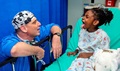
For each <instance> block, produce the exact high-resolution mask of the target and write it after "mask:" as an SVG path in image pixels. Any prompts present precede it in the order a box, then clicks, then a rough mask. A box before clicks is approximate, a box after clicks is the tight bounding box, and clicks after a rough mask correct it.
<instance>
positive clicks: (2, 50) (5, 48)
mask: <svg viewBox="0 0 120 71" xmlns="http://www.w3.org/2000/svg"><path fill="white" fill-rule="evenodd" d="M54 25H56V24H54V23H51V24H48V25H46V26H41V27H40V35H39V36H37V37H35V40H36V41H40V40H41V39H43V38H45V37H47V36H49V35H50V34H51V32H50V29H51V28H52V26H54ZM20 41H21V40H20V39H19V38H18V37H17V35H16V33H15V32H14V33H12V34H10V35H9V36H7V37H5V38H3V39H2V42H1V46H0V62H2V61H4V60H5V59H7V58H9V57H11V54H10V51H11V49H12V47H13V46H14V45H15V44H16V43H18V42H20ZM0 71H13V70H12V65H11V64H10V63H8V64H6V65H5V66H3V67H0ZM15 71H30V63H29V58H28V56H26V57H18V59H17V61H16V63H15Z"/></svg>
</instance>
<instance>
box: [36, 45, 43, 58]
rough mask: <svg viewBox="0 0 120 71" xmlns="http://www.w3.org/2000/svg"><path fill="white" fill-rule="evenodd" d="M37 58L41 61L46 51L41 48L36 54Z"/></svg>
mask: <svg viewBox="0 0 120 71" xmlns="http://www.w3.org/2000/svg"><path fill="white" fill-rule="evenodd" d="M36 57H37V58H38V60H39V59H42V58H43V57H44V50H43V49H42V48H40V47H39V50H38V51H37V53H36Z"/></svg>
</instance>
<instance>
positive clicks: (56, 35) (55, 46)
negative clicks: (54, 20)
mask: <svg viewBox="0 0 120 71" xmlns="http://www.w3.org/2000/svg"><path fill="white" fill-rule="evenodd" d="M61 32H62V31H61V29H60V27H58V26H53V27H52V28H51V33H52V34H53V38H52V51H53V55H54V58H55V59H56V58H58V57H59V56H60V55H61V53H62V45H61V40H60V35H61Z"/></svg>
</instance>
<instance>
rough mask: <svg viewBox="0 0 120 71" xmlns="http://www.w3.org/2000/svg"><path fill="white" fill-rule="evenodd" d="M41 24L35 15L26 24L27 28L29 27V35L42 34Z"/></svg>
mask: <svg viewBox="0 0 120 71" xmlns="http://www.w3.org/2000/svg"><path fill="white" fill-rule="evenodd" d="M40 25H41V23H40V22H39V21H37V19H36V18H35V17H34V18H32V20H31V22H29V23H28V24H26V25H25V26H26V29H27V32H26V33H27V35H28V36H30V37H35V36H38V35H40V30H39V29H40Z"/></svg>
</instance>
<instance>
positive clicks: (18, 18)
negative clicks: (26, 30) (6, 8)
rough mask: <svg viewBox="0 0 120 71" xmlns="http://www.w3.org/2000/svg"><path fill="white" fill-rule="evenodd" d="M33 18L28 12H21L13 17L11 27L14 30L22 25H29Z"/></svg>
mask: <svg viewBox="0 0 120 71" xmlns="http://www.w3.org/2000/svg"><path fill="white" fill-rule="evenodd" d="M33 17H34V15H33V13H31V12H29V11H21V12H19V13H17V14H16V15H15V16H14V18H13V20H12V25H13V26H14V28H15V29H18V28H20V27H21V26H22V25H25V24H27V23H29V22H30V21H31V19H32V18H33Z"/></svg>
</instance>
